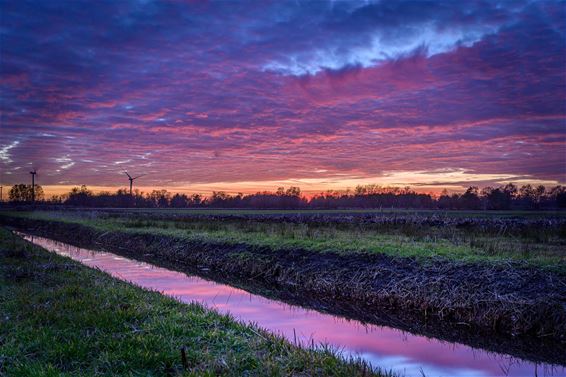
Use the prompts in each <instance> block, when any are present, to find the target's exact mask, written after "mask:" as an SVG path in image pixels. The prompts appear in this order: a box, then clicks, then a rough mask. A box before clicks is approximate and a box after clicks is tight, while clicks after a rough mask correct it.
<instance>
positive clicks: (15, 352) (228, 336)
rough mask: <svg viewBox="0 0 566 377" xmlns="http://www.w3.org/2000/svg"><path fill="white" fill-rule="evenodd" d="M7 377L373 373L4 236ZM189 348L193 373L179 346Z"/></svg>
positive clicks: (0, 350) (2, 336)
mask: <svg viewBox="0 0 566 377" xmlns="http://www.w3.org/2000/svg"><path fill="white" fill-rule="evenodd" d="M0 302H1V303H2V304H1V309H2V316H1V317H0V375H9V376H30V375H33V376H40V375H41V376H55V375H89V376H102V375H162V376H165V375H168V376H171V375H186V376H192V375H199V376H218V375H223V376H224V375H225V376H241V375H244V374H248V375H265V374H268V375H273V376H278V375H281V376H287V375H314V374H318V375H335V376H351V375H364V376H368V375H374V374H372V373H370V372H369V370H368V368H367V366H364V365H363V364H361V363H359V362H355V361H352V362H350V363H347V362H344V361H341V360H340V358H338V357H337V356H336V355H335V354H334V353H333V352H332V351H330V350H328V349H327V350H316V351H315V350H309V349H301V348H298V347H295V346H293V345H291V344H289V343H287V342H286V341H284V340H282V339H281V338H278V337H275V336H273V335H270V334H269V333H267V332H265V331H263V330H261V329H258V328H256V327H253V326H245V325H242V324H239V323H236V322H234V321H233V320H232V319H231V318H230V317H227V316H222V315H219V314H216V313H215V312H212V311H210V310H207V309H205V308H203V307H201V306H199V305H196V304H192V305H185V304H180V303H178V302H176V301H174V300H173V299H170V298H166V297H163V296H162V295H160V294H158V293H156V292H149V291H145V290H143V289H140V288H136V287H133V286H131V285H129V284H127V283H124V282H120V281H118V280H115V279H113V278H111V277H109V276H108V275H106V274H104V273H102V272H99V271H95V270H92V269H89V268H87V267H84V266H82V265H80V264H79V263H77V262H73V261H71V260H69V259H67V258H63V257H59V256H55V255H53V254H50V253H47V252H46V251H44V250H42V249H40V248H38V247H33V246H31V245H30V244H27V243H26V242H24V241H22V240H21V239H19V238H16V237H14V236H12V235H11V234H10V233H9V232H8V231H6V230H4V229H0ZM182 347H185V354H186V360H187V363H186V366H184V365H183V364H184V363H183V362H182V358H181V352H180V349H181V348H182Z"/></svg>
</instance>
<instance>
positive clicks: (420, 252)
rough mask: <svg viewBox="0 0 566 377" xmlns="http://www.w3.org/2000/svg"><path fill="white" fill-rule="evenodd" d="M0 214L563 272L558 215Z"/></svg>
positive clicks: (565, 232)
mask: <svg viewBox="0 0 566 377" xmlns="http://www.w3.org/2000/svg"><path fill="white" fill-rule="evenodd" d="M3 215H4V216H16V217H24V218H32V219H42V220H56V221H64V222H73V223H79V224H82V225H86V226H90V227H94V228H96V229H98V230H103V231H116V230H118V231H124V232H134V233H140V232H141V233H151V234H161V235H169V236H175V237H179V238H183V239H187V240H197V241H202V242H207V241H214V242H225V243H245V244H248V245H252V246H267V247H270V248H272V249H274V250H277V249H293V248H301V249H305V250H311V251H314V252H324V251H334V252H338V253H343V254H348V253H372V254H373V253H383V254H387V255H391V256H402V257H416V258H419V259H423V258H425V259H426V258H431V257H438V256H441V257H444V258H448V259H453V260H463V261H502V260H513V261H523V262H526V263H528V264H532V265H537V266H546V267H548V268H552V269H554V270H561V271H563V272H566V253H564V248H565V246H566V224H564V222H563V221H560V222H558V225H556V224H551V225H547V224H546V223H544V222H543V223H542V224H538V223H536V222H527V223H522V222H519V224H518V225H517V224H516V222H515V219H511V220H509V221H507V222H505V221H503V222H502V220H500V219H495V220H490V219H485V220H482V219H480V222H476V223H474V222H473V220H472V219H469V220H468V219H463V221H460V222H450V221H447V222H446V223H445V224H442V223H438V224H437V223H434V222H433V223H432V224H431V223H430V222H426V221H424V220H423V221H421V217H420V216H421V215H416V217H411V218H410V219H409V220H411V221H408V220H407V219H406V218H401V220H402V221H400V222H395V219H394V218H389V217H387V216H385V218H384V219H382V220H383V221H381V222H377V223H359V222H355V221H354V222H345V223H344V222H334V220H335V219H334V220H332V221H329V222H323V223H321V222H320V221H313V220H312V219H311V218H308V217H305V218H304V219H302V218H299V219H297V218H296V217H293V218H292V219H285V218H283V219H279V218H278V219H277V221H275V220H270V219H271V218H270V217H266V218H259V219H255V218H254V217H253V216H252V217H251V218H243V219H241V218H236V219H232V218H231V217H229V216H228V217H220V218H216V217H211V218H207V216H200V217H195V218H193V217H190V216H189V217H188V216H180V217H175V216H173V215H171V214H167V213H159V214H151V213H149V214H148V213H143V212H142V213H137V212H124V213H115V212H113V211H110V212H105V211H88V210H85V211H35V212H4V214H3ZM0 216H2V214H0ZM424 219H425V220H426V219H427V218H426V217H425V218H424ZM291 220H292V221H291ZM315 220H317V219H315ZM525 221H527V220H525ZM535 221H538V220H535ZM461 224H464V225H465V226H462V225H461ZM537 224H538V225H537ZM515 225H517V226H515ZM514 226H515V227H514ZM515 228H516V229H515Z"/></svg>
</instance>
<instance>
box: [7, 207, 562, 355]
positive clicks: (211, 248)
mask: <svg viewBox="0 0 566 377" xmlns="http://www.w3.org/2000/svg"><path fill="white" fill-rule="evenodd" d="M0 219H1V220H0V221H2V222H3V223H4V224H9V225H12V226H15V227H18V228H21V229H28V230H32V231H33V232H34V233H36V234H38V235H44V236H46V237H50V238H53V239H57V240H60V241H64V242H69V243H72V244H75V245H80V246H85V247H87V246H90V247H93V246H97V247H99V248H104V249H107V250H111V251H115V252H117V253H119V254H123V255H128V256H131V257H134V258H138V259H145V260H151V261H164V262H166V263H168V264H172V265H174V266H176V268H184V267H185V268H187V269H189V270H193V271H194V270H195V269H197V270H201V271H202V270H205V271H209V272H207V273H205V274H208V275H213V276H216V277H220V278H222V277H225V278H226V279H228V280H230V279H240V281H251V282H253V283H254V284H259V285H260V286H264V287H266V288H268V289H274V290H277V291H279V292H280V294H281V295H283V296H287V297H290V298H291V299H295V300H297V298H299V297H302V298H304V300H305V301H309V300H310V302H311V304H310V305H311V306H313V305H314V306H317V307H318V308H323V309H326V310H328V311H331V312H337V313H341V314H348V315H350V316H353V317H356V318H360V319H363V320H369V321H372V322H376V323H382V324H389V325H393V326H396V327H399V328H402V329H405V330H409V331H413V332H420V333H423V332H424V333H425V335H428V333H431V332H432V333H433V334H432V335H435V334H434V333H435V332H438V331H440V332H441V333H442V334H441V335H442V336H443V337H444V338H449V339H450V340H455V339H451V338H454V337H455V336H461V334H462V333H464V332H468V333H476V334H479V336H480V337H482V336H483V337H484V338H489V337H492V336H496V335H497V337H498V338H494V341H495V343H497V342H498V340H501V341H503V342H506V343H509V345H510V346H511V345H512V343H513V342H516V343H517V344H528V346H524V347H521V346H519V348H529V347H538V348H539V350H538V351H539V352H534V353H533V354H532V355H528V357H529V358H531V359H533V358H534V359H535V360H536V359H539V360H540V361H554V362H560V363H562V364H566V360H565V357H564V355H565V354H566V353H564V352H563V351H565V350H566V276H563V275H559V274H554V273H549V272H548V271H543V270H540V269H537V268H532V267H530V268H527V267H526V266H524V265H520V264H517V263H491V264H486V263H482V264H479V263H474V264H472V263H464V262H454V261H448V260H445V259H434V260H431V261H429V262H427V263H423V262H419V261H417V260H415V259H413V258H395V257H389V256H385V255H381V254H362V253H360V254H349V255H340V254H336V253H331V252H327V253H316V252H311V251H306V250H296V249H294V250H272V249H270V248H267V247H254V246H250V245H247V244H226V243H219V242H199V241H187V240H184V239H180V238H175V237H168V236H163V235H158V234H142V233H124V232H118V231H116V232H102V231H99V230H96V229H94V228H90V227H87V226H83V225H79V224H69V223H61V222H54V221H41V220H30V219H20V218H9V219H8V218H5V217H0ZM282 292H284V293H282ZM312 303H316V304H312ZM439 327H442V328H443V329H441V330H432V329H434V328H436V329H438V328H439ZM513 339H514V340H513ZM467 343H475V342H474V341H468V342H467ZM480 343H481V342H480ZM549 344H550V346H549ZM480 346H482V345H481V344H480ZM488 348H497V347H495V345H494V347H491V346H489V347H488ZM541 350H547V351H543V353H542V354H541V353H540V351H541ZM525 352H526V351H525ZM517 353H519V354H520V355H522V354H524V350H518V351H517ZM541 355H542V356H541ZM560 355H562V356H560ZM524 356H526V355H524Z"/></svg>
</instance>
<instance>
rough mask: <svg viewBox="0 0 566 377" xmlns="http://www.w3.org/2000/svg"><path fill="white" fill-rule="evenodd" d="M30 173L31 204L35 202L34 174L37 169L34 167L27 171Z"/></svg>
mask: <svg viewBox="0 0 566 377" xmlns="http://www.w3.org/2000/svg"><path fill="white" fill-rule="evenodd" d="M29 173H30V174H31V204H35V175H36V174H37V171H35V169H34V170H33V171H30V172H29Z"/></svg>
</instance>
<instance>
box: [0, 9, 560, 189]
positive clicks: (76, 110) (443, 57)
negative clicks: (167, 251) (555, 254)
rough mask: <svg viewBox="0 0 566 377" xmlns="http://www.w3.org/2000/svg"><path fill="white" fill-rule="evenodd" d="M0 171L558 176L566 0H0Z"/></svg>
mask: <svg viewBox="0 0 566 377" xmlns="http://www.w3.org/2000/svg"><path fill="white" fill-rule="evenodd" d="M0 88H1V90H0V111H1V119H0V122H1V123H0V169H1V182H0V184H2V185H4V186H8V185H11V184H15V183H20V182H28V181H30V174H29V171H30V169H32V168H36V169H37V170H38V179H37V181H38V183H39V184H41V185H42V186H43V187H44V190H45V191H46V193H48V194H49V193H60V192H62V191H65V190H67V189H68V188H69V187H71V186H75V185H81V184H86V185H87V186H89V187H91V188H93V189H95V190H100V189H112V190H114V189H116V188H118V187H125V186H126V185H127V184H128V180H127V177H126V176H125V174H124V173H123V171H124V170H127V171H128V172H129V173H130V174H132V175H140V174H146V175H145V176H144V177H142V178H140V179H138V180H137V181H136V184H137V186H138V187H140V188H142V189H145V190H149V189H152V188H156V187H159V188H166V189H168V190H170V191H183V192H185V191H186V192H201V193H207V192H210V191H211V190H225V191H229V192H238V191H242V192H255V191H257V190H275V189H276V188H277V187H278V186H290V185H293V186H300V187H301V188H302V189H303V191H306V192H309V191H310V192H315V191H323V190H327V189H345V188H348V187H350V188H354V187H355V186H356V185H358V184H366V183H376V184H382V185H396V186H405V185H410V186H412V187H415V188H418V189H419V190H421V191H422V190H425V191H427V190H428V191H434V190H438V189H441V188H448V189H451V190H456V191H457V190H461V189H462V188H464V187H467V186H470V185H476V186H480V187H483V186H486V185H491V186H497V185H499V184H502V183H504V182H509V181H512V182H517V183H519V184H524V183H533V184H545V185H549V186H550V185H556V184H564V183H565V182H566V2H563V1H562V2H560V1H550V0H545V1H542V0H540V1H520V0H517V1H499V2H498V1H471V0H469V1H426V0H422V1H400V0H399V1H363V2H355V1H345V2H341V1H328V2H323V1H309V2H307V1H273V2H264V1H261V2H260V1H222V2H208V1H167V2H166V1H152V0H143V1H140V0H131V1H130V0H119V1H109V0H101V1H70V0H69V1H57V0H50V1H25V0H18V1H4V0H0Z"/></svg>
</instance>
